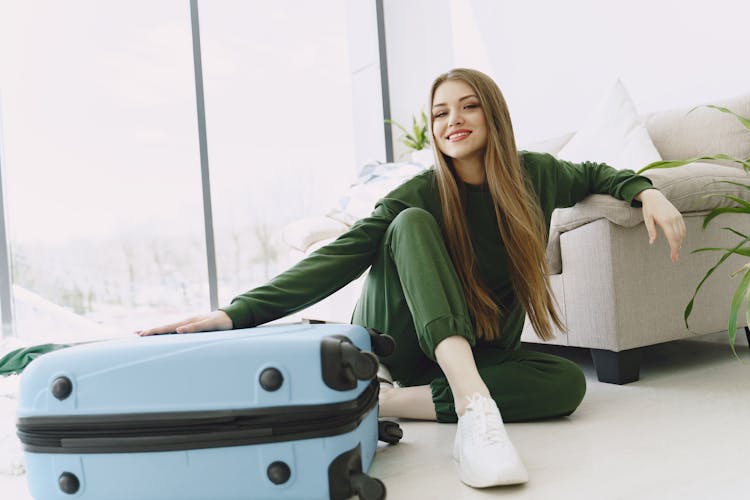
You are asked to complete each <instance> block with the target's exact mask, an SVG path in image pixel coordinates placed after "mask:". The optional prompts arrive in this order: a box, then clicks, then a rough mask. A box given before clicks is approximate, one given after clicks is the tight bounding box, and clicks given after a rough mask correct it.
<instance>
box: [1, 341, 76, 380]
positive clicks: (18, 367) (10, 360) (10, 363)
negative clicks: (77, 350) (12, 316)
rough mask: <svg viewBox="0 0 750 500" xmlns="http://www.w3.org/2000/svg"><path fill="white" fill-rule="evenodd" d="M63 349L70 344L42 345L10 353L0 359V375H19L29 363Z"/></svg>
mask: <svg viewBox="0 0 750 500" xmlns="http://www.w3.org/2000/svg"><path fill="white" fill-rule="evenodd" d="M65 347H70V344H42V345H35V346H32V347H22V348H21V349H16V350H14V351H10V352H9V353H8V354H6V355H5V356H3V357H2V358H1V359H0V375H2V376H5V375H13V374H14V373H21V372H22V371H23V369H24V368H26V367H27V366H28V365H29V363H31V362H32V361H34V360H35V359H36V358H38V357H39V356H41V355H42V354H47V353H48V352H52V351H57V350H58V349H64V348H65Z"/></svg>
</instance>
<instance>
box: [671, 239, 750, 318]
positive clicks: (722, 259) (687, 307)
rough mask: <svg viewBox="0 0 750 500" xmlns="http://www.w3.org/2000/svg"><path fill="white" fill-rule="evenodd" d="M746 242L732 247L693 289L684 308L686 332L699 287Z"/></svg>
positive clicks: (743, 241) (744, 240)
mask: <svg viewBox="0 0 750 500" xmlns="http://www.w3.org/2000/svg"><path fill="white" fill-rule="evenodd" d="M748 241H750V238H743V240H742V241H740V243H739V244H738V245H737V246H736V247H734V248H733V249H732V250H730V251H729V252H727V253H725V254H724V255H723V256H722V257H721V258H720V259H719V261H718V262H717V263H716V264H715V265H714V267H712V268H711V269H709V270H708V272H707V273H706V274H705V275H704V276H703V279H701V281H700V283H698V286H697V287H695V291H693V296H692V298H691V299H690V302H688V305H687V306H686V307H685V313H684V317H685V328H687V329H688V330H689V329H690V325H688V318H689V317H690V313H691V312H693V303H694V302H695V296H696V295H698V290H700V289H701V287H702V286H703V283H705V282H706V280H707V279H708V277H709V276H711V275H712V274H713V273H714V271H716V268H718V267H719V266H720V265H722V264H723V263H724V261H725V260H727V259H728V258H729V256H731V255H732V254H733V253H734V251H735V250H737V249H739V248H741V247H742V245H744V244H745V243H747V242H748Z"/></svg>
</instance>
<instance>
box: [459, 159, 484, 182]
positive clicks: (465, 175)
mask: <svg viewBox="0 0 750 500" xmlns="http://www.w3.org/2000/svg"><path fill="white" fill-rule="evenodd" d="M453 168H454V169H455V170H456V175H458V178H459V179H461V182H463V183H464V184H474V185H476V186H479V185H481V184H484V166H483V165H482V162H481V160H480V159H479V158H471V159H469V158H467V159H462V160H459V159H456V158H454V159H453Z"/></svg>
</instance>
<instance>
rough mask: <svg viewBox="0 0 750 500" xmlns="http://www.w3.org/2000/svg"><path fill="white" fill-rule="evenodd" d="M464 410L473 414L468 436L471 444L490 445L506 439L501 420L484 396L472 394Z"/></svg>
mask: <svg viewBox="0 0 750 500" xmlns="http://www.w3.org/2000/svg"><path fill="white" fill-rule="evenodd" d="M466 412H467V413H468V412H471V414H472V415H474V418H473V419H472V420H473V422H472V424H473V425H472V426H471V430H472V432H471V433H470V436H469V440H470V441H471V444H472V446H490V445H493V444H497V443H502V442H505V441H507V439H505V428H504V427H503V424H502V421H501V420H500V419H499V418H498V415H497V414H495V412H494V411H493V408H492V405H491V403H488V402H487V401H486V398H484V397H483V396H480V395H478V394H475V395H472V397H471V399H470V401H469V404H468V405H467V406H466Z"/></svg>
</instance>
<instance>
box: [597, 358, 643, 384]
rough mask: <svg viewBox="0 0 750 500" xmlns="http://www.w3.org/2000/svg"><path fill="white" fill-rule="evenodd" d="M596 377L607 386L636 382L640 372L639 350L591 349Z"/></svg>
mask: <svg viewBox="0 0 750 500" xmlns="http://www.w3.org/2000/svg"><path fill="white" fill-rule="evenodd" d="M591 357H592V358H593V359H594V367H595V368H596V377H597V378H598V379H599V382H606V383H608V384H619V385H623V384H629V383H630V382H635V381H636V380H638V377H639V373H640V370H641V350H640V349H628V350H626V351H619V352H614V351H607V350H604V349H591Z"/></svg>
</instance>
